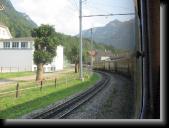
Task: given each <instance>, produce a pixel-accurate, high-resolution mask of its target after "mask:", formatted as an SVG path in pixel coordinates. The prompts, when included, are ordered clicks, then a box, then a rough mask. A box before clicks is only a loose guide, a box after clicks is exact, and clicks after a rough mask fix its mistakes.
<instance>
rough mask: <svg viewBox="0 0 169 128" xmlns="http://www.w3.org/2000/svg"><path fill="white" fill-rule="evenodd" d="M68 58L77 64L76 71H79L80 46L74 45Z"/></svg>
mask: <svg viewBox="0 0 169 128" xmlns="http://www.w3.org/2000/svg"><path fill="white" fill-rule="evenodd" d="M68 59H69V60H71V62H72V63H74V64H75V73H78V72H79V48H78V47H72V49H71V51H70V52H69V56H68Z"/></svg>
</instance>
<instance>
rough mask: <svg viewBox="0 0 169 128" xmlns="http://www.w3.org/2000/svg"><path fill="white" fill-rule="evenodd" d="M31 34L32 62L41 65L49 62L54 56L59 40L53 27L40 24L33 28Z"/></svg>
mask: <svg viewBox="0 0 169 128" xmlns="http://www.w3.org/2000/svg"><path fill="white" fill-rule="evenodd" d="M31 35H32V37H34V38H35V44H34V46H35V51H34V63H35V64H40V63H42V64H43V65H44V64H49V63H51V62H52V60H53V58H54V57H55V56H56V48H57V46H58V45H59V42H60V41H59V40H58V38H57V36H56V33H55V29H54V28H53V27H52V26H49V25H41V26H40V27H38V28H34V29H33V30H32V32H31Z"/></svg>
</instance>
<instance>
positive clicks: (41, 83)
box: [40, 80, 43, 91]
mask: <svg viewBox="0 0 169 128" xmlns="http://www.w3.org/2000/svg"><path fill="white" fill-rule="evenodd" d="M42 85H43V82H42V80H41V81H40V91H42Z"/></svg>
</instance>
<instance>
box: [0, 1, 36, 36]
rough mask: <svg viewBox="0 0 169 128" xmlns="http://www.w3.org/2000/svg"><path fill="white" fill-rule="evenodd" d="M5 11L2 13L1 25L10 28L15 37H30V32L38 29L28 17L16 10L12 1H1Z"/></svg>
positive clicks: (0, 14)
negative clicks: (35, 28)
mask: <svg viewBox="0 0 169 128" xmlns="http://www.w3.org/2000/svg"><path fill="white" fill-rule="evenodd" d="M0 4H2V5H3V6H4V10H1V11H0V23H1V24H4V25H6V26H8V28H9V30H10V32H11V34H12V36H13V37H26V36H30V31H31V30H32V29H33V28H34V27H36V26H37V25H36V23H34V22H33V21H32V20H31V19H30V17H29V16H28V15H26V14H25V13H21V12H18V11H16V10H15V8H14V7H13V5H12V3H11V2H10V0H0Z"/></svg>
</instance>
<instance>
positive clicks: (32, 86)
mask: <svg viewBox="0 0 169 128" xmlns="http://www.w3.org/2000/svg"><path fill="white" fill-rule="evenodd" d="M89 75H91V73H89V71H87V70H86V72H84V76H85V78H89ZM78 78H79V76H78V75H76V76H73V75H67V76H66V77H65V78H63V79H62V80H58V79H57V78H51V79H47V80H46V81H40V82H23V83H22V82H20V83H19V82H17V83H16V84H15V85H16V86H15V90H10V91H1V92H0V98H3V97H6V96H15V97H16V98H18V97H19V96H21V95H20V94H21V92H24V91H28V90H32V89H37V91H38V90H39V91H43V88H44V87H48V86H51V87H54V88H57V87H58V86H59V85H61V84H65V86H66V87H68V83H69V82H71V81H73V80H76V79H78ZM21 85H22V86H21ZM25 86H30V87H25Z"/></svg>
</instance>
